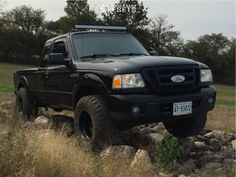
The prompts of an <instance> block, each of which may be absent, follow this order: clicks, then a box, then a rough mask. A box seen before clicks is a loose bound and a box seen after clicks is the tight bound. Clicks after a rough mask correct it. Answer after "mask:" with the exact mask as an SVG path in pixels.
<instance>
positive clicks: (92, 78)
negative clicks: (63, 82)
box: [72, 74, 110, 107]
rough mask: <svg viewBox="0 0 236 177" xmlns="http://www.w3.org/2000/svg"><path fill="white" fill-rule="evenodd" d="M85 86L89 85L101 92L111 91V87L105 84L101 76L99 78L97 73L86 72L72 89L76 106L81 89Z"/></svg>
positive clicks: (73, 101)
mask: <svg viewBox="0 0 236 177" xmlns="http://www.w3.org/2000/svg"><path fill="white" fill-rule="evenodd" d="M83 87H89V88H92V89H94V90H96V91H97V92H98V93H99V94H107V93H110V91H109V89H108V88H107V86H106V85H105V83H104V82H103V81H102V79H101V78H99V77H98V76H97V75H95V74H85V75H84V76H83V77H82V78H80V79H79V80H78V82H77V84H75V85H74V88H73V91H72V106H73V107H75V106H76V103H77V101H78V100H77V99H78V97H79V95H80V89H82V88H83Z"/></svg>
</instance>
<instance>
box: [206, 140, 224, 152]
mask: <svg viewBox="0 0 236 177" xmlns="http://www.w3.org/2000/svg"><path fill="white" fill-rule="evenodd" d="M209 147H210V150H212V151H213V152H218V151H220V150H221V147H222V145H221V142H220V141H219V140H218V139H211V140H210V142H209Z"/></svg>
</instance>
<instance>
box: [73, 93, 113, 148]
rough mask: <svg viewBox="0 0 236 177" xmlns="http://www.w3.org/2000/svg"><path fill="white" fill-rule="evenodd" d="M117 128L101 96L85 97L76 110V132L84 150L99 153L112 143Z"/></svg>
mask: <svg viewBox="0 0 236 177" xmlns="http://www.w3.org/2000/svg"><path fill="white" fill-rule="evenodd" d="M114 130H115V126H114V124H113V123H112V121H111V119H110V111H109V109H108V107H107V105H106V103H105V101H104V100H103V99H102V97H100V96H85V97H82V98H81V99H80V100H79V102H78V103H77V106H76V109H75V119H74V131H75V136H76V137H77V139H78V140H79V143H80V144H81V147H82V148H83V149H84V150H88V151H95V152H99V151H101V150H103V149H104V147H105V146H107V145H110V144H111V143H112V139H113V135H114Z"/></svg>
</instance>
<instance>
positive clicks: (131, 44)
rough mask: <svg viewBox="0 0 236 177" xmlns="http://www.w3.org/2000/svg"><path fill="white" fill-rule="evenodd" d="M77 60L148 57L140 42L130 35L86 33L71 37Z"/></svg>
mask: <svg viewBox="0 0 236 177" xmlns="http://www.w3.org/2000/svg"><path fill="white" fill-rule="evenodd" d="M72 39H73V43H74V48H75V51H76V55H77V58H80V59H82V60H83V59H85V58H97V57H107V56H114V57H115V56H125V55H130V56H131V55H149V54H148V52H147V50H146V49H145V48H144V47H143V46H142V45H141V44H140V42H139V41H138V40H137V39H136V38H134V37H133V36H132V35H130V34H126V33H124V34H121V33H119V34H115V33H103V34H101V33H99V34H98V33H86V34H75V35H73V36H72Z"/></svg>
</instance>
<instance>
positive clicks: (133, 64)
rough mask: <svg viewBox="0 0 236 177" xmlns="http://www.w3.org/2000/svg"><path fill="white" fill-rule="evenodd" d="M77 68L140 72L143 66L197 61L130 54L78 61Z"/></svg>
mask: <svg viewBox="0 0 236 177" xmlns="http://www.w3.org/2000/svg"><path fill="white" fill-rule="evenodd" d="M76 65H77V68H78V69H79V70H83V69H86V70H88V69H89V70H96V71H98V70H101V71H109V72H110V71H113V72H115V73H131V72H140V71H141V70H142V69H143V68H149V67H160V66H186V65H199V63H198V62H196V61H194V60H190V59H186V58H179V57H166V56H137V57H134V56H131V57H115V58H99V59H97V60H93V61H83V62H78V63H77V64H76Z"/></svg>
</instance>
